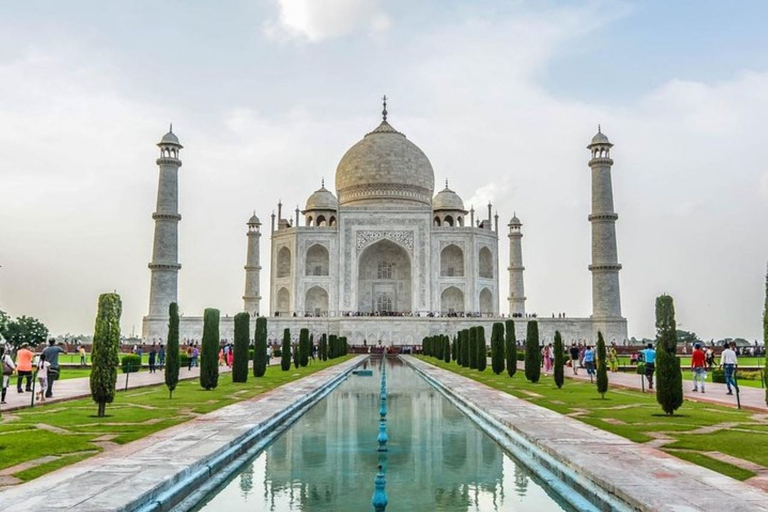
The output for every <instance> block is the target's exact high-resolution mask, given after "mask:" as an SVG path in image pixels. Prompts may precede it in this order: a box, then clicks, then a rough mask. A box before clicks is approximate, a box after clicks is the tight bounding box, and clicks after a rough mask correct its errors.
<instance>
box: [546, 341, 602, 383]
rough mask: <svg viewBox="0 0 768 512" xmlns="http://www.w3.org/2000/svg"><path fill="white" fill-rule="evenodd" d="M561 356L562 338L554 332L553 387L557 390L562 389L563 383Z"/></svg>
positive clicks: (562, 353) (598, 378)
mask: <svg viewBox="0 0 768 512" xmlns="http://www.w3.org/2000/svg"><path fill="white" fill-rule="evenodd" d="M601 336H602V335H601ZM603 350H605V344H603ZM599 352H600V350H599V349H598V353H599ZM563 355H564V348H563V337H562V336H561V335H560V331H555V385H556V386H557V388H558V389H560V388H562V387H563V383H564V382H565V376H564V375H563V370H564V368H563ZM607 381H608V376H607V375H606V383H607ZM606 386H607V384H606ZM597 387H598V389H599V388H600V370H599V366H598V373H597Z"/></svg>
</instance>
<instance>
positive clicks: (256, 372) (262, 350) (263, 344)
mask: <svg viewBox="0 0 768 512" xmlns="http://www.w3.org/2000/svg"><path fill="white" fill-rule="evenodd" d="M254 338H255V339H254V345H253V376H254V377H263V376H264V374H265V373H267V319H266V318H265V317H263V316H260V317H258V318H257V319H256V332H255V333H254ZM279 355H280V354H275V357H279Z"/></svg>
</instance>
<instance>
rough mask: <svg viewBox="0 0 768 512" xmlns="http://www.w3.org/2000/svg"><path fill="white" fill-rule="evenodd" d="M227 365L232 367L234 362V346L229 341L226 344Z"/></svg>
mask: <svg viewBox="0 0 768 512" xmlns="http://www.w3.org/2000/svg"><path fill="white" fill-rule="evenodd" d="M227 348H228V349H229V350H227V366H228V367H230V368H232V363H234V362H235V347H234V346H233V345H232V344H231V343H230V344H229V345H227Z"/></svg>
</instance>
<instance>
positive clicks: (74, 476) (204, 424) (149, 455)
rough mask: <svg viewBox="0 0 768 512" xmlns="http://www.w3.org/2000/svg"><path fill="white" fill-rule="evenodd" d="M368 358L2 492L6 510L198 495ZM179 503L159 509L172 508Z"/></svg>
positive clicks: (92, 510)
mask: <svg viewBox="0 0 768 512" xmlns="http://www.w3.org/2000/svg"><path fill="white" fill-rule="evenodd" d="M364 359H365V357H364V356H357V357H354V358H352V359H350V360H349V361H344V362H342V363H339V364H337V365H334V366H331V367H329V368H326V369H324V370H321V371H319V372H317V373H313V374H312V375H308V376H306V377H304V378H302V379H299V380H295V381H292V382H289V383H287V384H284V385H282V386H280V387H277V388H275V389H272V390H270V391H267V392H265V393H262V394H261V395H258V396H256V397H254V398H252V399H250V400H244V401H242V402H239V403H236V404H233V405H229V406H227V407H222V408H221V409H218V410H216V411H214V412H211V413H209V414H204V415H202V416H199V417H197V418H195V419H193V420H191V421H188V422H185V423H182V424H180V425H176V426H175V427H171V428H168V429H165V430H161V431H160V432H156V433H154V434H151V435H149V436H147V437H145V438H143V439H140V440H138V441H134V442H132V443H129V444H126V445H123V446H120V447H117V448H115V449H114V450H111V451H109V452H105V453H102V454H100V455H96V456H94V457H91V458H89V459H86V460H84V461H82V462H78V463H77V464H73V465H71V466H67V467H66V468H64V469H61V470H58V471H55V472H53V473H50V474H48V475H46V476H45V477H44V478H38V479H35V480H32V481H31V482H27V483H25V484H20V485H17V486H15V487H9V488H7V489H3V490H0V510H3V511H5V510H12V511H13V512H49V511H50V512H54V511H55V512H69V511H77V512H110V511H125V510H134V509H136V508H137V507H140V506H142V505H146V506H151V505H152V504H153V503H154V502H155V501H156V500H159V499H161V497H162V493H163V492H166V491H168V490H169V488H170V487H172V486H173V485H179V486H181V487H182V491H183V492H194V491H196V490H199V489H200V487H201V485H202V484H203V483H205V482H206V481H208V480H210V479H211V478H214V477H216V476H217V475H219V474H220V472H221V471H222V469H224V468H225V467H226V465H227V464H229V463H230V462H231V461H232V460H233V459H235V458H236V457H237V456H238V455H241V454H243V453H244V452H245V450H246V449H247V447H244V446H242V445H241V442H243V441H244V440H250V442H251V443H252V444H255V443H257V442H258V441H259V440H261V439H263V438H264V437H265V436H267V435H268V434H269V433H270V432H271V429H273V428H275V426H276V425H279V423H280V421H281V420H283V421H284V419H285V416H284V415H286V414H288V413H289V412H291V411H293V410H300V408H301V407H307V406H311V405H312V404H314V403H316V398H315V397H316V395H318V394H319V393H322V392H324V391H327V387H328V384H329V382H331V381H332V380H334V379H341V378H343V377H344V374H346V373H347V372H349V371H351V370H352V368H354V367H355V366H357V365H358V364H360V363H361V362H362V361H363V360H364ZM173 506H174V504H173V502H165V503H164V505H163V506H161V507H160V509H163V510H169V509H171V508H172V507H173Z"/></svg>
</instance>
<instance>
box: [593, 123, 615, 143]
mask: <svg viewBox="0 0 768 512" xmlns="http://www.w3.org/2000/svg"><path fill="white" fill-rule="evenodd" d="M610 143H611V141H609V140H608V137H606V136H605V134H604V133H603V132H602V130H601V129H600V126H599V125H598V127H597V133H596V134H595V136H594V137H592V142H591V143H590V146H591V145H593V144H610Z"/></svg>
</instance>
